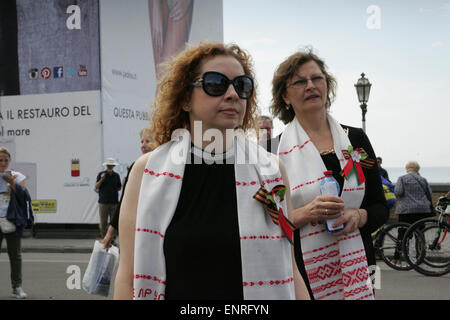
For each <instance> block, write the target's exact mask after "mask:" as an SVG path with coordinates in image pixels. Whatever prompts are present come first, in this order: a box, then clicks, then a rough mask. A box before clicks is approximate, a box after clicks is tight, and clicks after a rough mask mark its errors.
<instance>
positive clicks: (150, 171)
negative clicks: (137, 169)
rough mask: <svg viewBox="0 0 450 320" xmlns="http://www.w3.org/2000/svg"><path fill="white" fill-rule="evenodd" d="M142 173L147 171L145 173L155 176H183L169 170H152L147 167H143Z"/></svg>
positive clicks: (177, 177) (181, 178) (179, 178)
mask: <svg viewBox="0 0 450 320" xmlns="http://www.w3.org/2000/svg"><path fill="white" fill-rule="evenodd" d="M144 173H147V174H149V175H151V176H155V177H160V176H168V177H170V178H175V179H178V180H183V177H181V176H180V175H179V174H174V173H171V172H154V171H152V170H148V169H147V168H145V170H144Z"/></svg>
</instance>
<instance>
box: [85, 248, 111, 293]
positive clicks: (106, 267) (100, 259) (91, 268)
mask: <svg viewBox="0 0 450 320" xmlns="http://www.w3.org/2000/svg"><path fill="white" fill-rule="evenodd" d="M118 261H119V248H117V247H115V246H112V247H111V248H109V249H103V245H102V244H101V242H100V241H98V240H96V241H95V243H94V249H93V251H92V254H91V259H90V260H89V264H88V266H87V269H86V272H85V273H84V277H83V289H84V291H86V292H87V293H90V294H98V295H102V296H105V297H107V296H108V294H109V287H110V285H111V282H112V281H113V276H114V271H115V268H116V266H117V263H118Z"/></svg>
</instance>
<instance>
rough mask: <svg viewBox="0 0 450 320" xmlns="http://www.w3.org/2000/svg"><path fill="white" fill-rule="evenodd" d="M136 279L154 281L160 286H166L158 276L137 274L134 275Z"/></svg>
mask: <svg viewBox="0 0 450 320" xmlns="http://www.w3.org/2000/svg"><path fill="white" fill-rule="evenodd" d="M134 278H135V279H144V280H153V281H155V282H158V283H160V284H163V285H166V282H165V281H164V280H162V279H160V278H158V277H157V276H152V275H149V274H135V275H134Z"/></svg>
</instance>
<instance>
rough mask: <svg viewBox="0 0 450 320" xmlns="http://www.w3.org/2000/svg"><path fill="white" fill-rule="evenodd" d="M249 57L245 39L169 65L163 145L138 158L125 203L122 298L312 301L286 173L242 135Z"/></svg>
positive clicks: (161, 99) (248, 114) (160, 132)
mask: <svg viewBox="0 0 450 320" xmlns="http://www.w3.org/2000/svg"><path fill="white" fill-rule="evenodd" d="M249 59H250V57H249V56H248V55H247V54H246V53H245V52H244V51H243V50H241V49H240V48H239V47H238V46H236V45H228V46H227V45H223V44H214V43H213V44H210V43H203V44H200V45H198V46H193V47H191V48H189V49H187V50H185V51H183V52H182V53H180V54H179V55H177V56H175V57H174V58H173V59H172V60H171V61H170V62H169V64H168V68H167V72H166V74H165V76H164V77H163V79H162V81H161V83H160V85H159V91H158V94H157V97H156V101H155V104H154V108H155V110H154V113H153V117H152V124H151V130H152V132H153V141H154V142H155V147H156V149H155V150H153V151H152V152H150V153H149V154H146V155H144V156H142V157H141V158H139V159H138V160H137V161H136V163H135V165H134V167H133V169H132V171H131V174H130V179H129V181H128V186H127V189H126V190H125V195H124V199H123V202H122V207H121V214H120V223H119V228H120V232H119V234H120V243H121V259H120V264H119V269H118V273H117V278H116V282H115V294H114V297H115V299H131V298H134V299H155V300H160V299H167V300H179V299H195V300H209V299H237V300H242V299H294V298H295V297H298V298H304V297H308V294H307V291H306V288H305V286H304V282H303V280H302V279H301V276H300V274H299V272H298V270H297V267H296V266H295V260H294V259H293V253H292V246H291V245H290V243H289V239H291V238H292V231H293V228H292V227H291V226H290V225H289V221H288V217H287V216H288V212H289V211H288V205H289V201H290V199H289V192H287V193H286V194H285V193H284V190H285V189H284V185H287V180H286V179H285V177H284V176H283V175H282V173H281V172H283V168H282V167H281V168H280V167H279V164H278V162H277V161H276V159H275V158H271V157H270V156H269V155H268V154H267V152H266V151H265V150H264V149H262V148H261V147H259V146H258V145H257V144H256V143H252V142H250V141H248V140H247V139H246V138H245V136H244V134H243V133H242V132H243V131H244V132H245V131H247V130H248V129H250V128H253V127H254V125H253V124H254V122H255V110H256V94H255V90H254V82H253V72H252V69H251V64H250V61H249ZM246 159H247V160H246ZM248 159H250V161H248ZM262 162H264V165H262V164H261V163H262ZM262 186H263V187H264V188H261V187H262ZM271 192H272V193H271ZM267 193H270V194H271V195H272V196H273V197H272V199H273V200H274V202H270V200H268V199H269V198H270V196H269V197H268V196H267ZM267 201H269V203H267ZM262 202H264V203H265V204H266V205H267V206H269V207H270V208H272V211H271V214H272V215H270V214H269V209H267V211H266V210H265V206H264V205H263V204H262ZM273 209H275V210H273ZM275 222H276V223H275Z"/></svg>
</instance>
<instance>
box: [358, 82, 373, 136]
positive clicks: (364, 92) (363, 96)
mask: <svg viewBox="0 0 450 320" xmlns="http://www.w3.org/2000/svg"><path fill="white" fill-rule="evenodd" d="M364 76H365V74H364V73H361V78H359V79H358V82H357V83H356V84H355V88H356V93H357V94H358V100H359V103H360V104H361V105H360V107H361V111H362V127H363V130H364V132H366V113H367V101H369V95H370V87H371V86H372V84H371V83H370V82H369V80H368V79H367V78H365V77H364Z"/></svg>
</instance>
